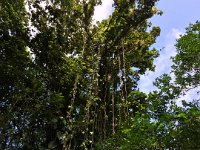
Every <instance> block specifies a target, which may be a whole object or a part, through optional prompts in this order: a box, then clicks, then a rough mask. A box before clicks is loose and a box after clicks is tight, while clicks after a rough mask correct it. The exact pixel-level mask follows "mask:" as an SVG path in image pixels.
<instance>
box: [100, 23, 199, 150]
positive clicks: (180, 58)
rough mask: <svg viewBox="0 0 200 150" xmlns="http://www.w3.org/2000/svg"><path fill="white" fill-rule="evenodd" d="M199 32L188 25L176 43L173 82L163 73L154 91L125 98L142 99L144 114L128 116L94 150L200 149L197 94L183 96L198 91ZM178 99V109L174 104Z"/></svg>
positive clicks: (193, 26) (155, 83)
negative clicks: (111, 134) (144, 103)
mask: <svg viewBox="0 0 200 150" xmlns="http://www.w3.org/2000/svg"><path fill="white" fill-rule="evenodd" d="M199 30H200V28H199V22H197V23H196V24H194V25H190V26H189V28H187V29H186V34H185V35H183V36H181V38H180V39H179V40H178V41H177V44H176V47H177V55H176V56H175V57H174V58H173V62H174V64H173V65H172V68H173V70H172V73H174V74H175V81H173V80H172V79H171V77H170V75H167V74H163V75H162V76H160V77H159V78H157V79H156V81H155V82H154V85H155V86H156V87H157V88H158V90H156V91H153V92H150V93H149V94H148V95H146V96H143V94H142V93H140V94H139V93H138V94H137V97H136V96H131V97H129V98H131V99H132V100H133V101H134V102H135V100H136V99H139V100H143V99H144V97H145V99H146V100H145V101H146V105H145V109H144V111H141V109H139V111H138V112H137V113H136V115H134V116H130V117H129V118H128V119H127V120H126V122H125V123H124V124H123V125H122V126H121V128H120V129H119V130H118V132H117V133H116V134H115V135H114V136H112V137H111V138H109V139H108V140H105V141H103V142H102V143H99V145H97V146H98V147H97V149H110V150H114V149H124V150H126V149H133V150H137V149H138V150H140V149H183V150H188V149H194V150H197V149H199V148H200V147H199V145H200V130H199V127H200V103H199V100H200V99H199V98H198V96H199V95H198V92H197V93H196V94H197V95H196V99H195V98H194V99H185V97H184V95H185V91H188V90H190V89H193V88H199V55H198V54H199V52H200V47H199V42H198V41H199V39H200V37H199ZM134 93H135V91H134ZM138 96H139V98H138ZM194 96H195V95H194ZM180 99H182V106H179V105H177V104H176V101H177V100H180ZM188 100H189V101H190V102H187V101H188Z"/></svg>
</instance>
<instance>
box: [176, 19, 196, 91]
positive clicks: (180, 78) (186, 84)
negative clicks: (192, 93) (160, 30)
mask: <svg viewBox="0 0 200 150" xmlns="http://www.w3.org/2000/svg"><path fill="white" fill-rule="evenodd" d="M199 34H200V22H198V21H197V22H196V23H195V24H190V26H189V27H188V28H186V34H185V35H182V37H181V38H180V39H178V41H177V44H176V48H177V53H178V54H177V55H176V56H175V57H174V58H173V62H174V65H173V66H172V68H173V72H174V73H175V75H176V82H177V83H178V84H180V85H182V86H183V88H186V89H190V88H195V87H198V86H199V84H200V83H199V82H200V57H199V55H200V51H199V48H200V37H199Z"/></svg>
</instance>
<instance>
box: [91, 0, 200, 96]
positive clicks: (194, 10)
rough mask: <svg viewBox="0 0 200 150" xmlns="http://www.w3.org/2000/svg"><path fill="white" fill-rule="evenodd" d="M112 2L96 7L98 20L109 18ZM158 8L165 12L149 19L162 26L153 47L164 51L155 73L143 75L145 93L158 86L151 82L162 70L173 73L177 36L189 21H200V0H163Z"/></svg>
mask: <svg viewBox="0 0 200 150" xmlns="http://www.w3.org/2000/svg"><path fill="white" fill-rule="evenodd" d="M112 3H113V1H112V0H103V5H102V6H98V7H97V8H96V10H95V14H94V18H95V20H98V21H101V20H102V19H106V18H107V17H108V16H109V15H110V14H111V13H112V11H113V8H112ZM157 7H158V9H159V10H162V11H163V12H164V14H163V15H162V16H155V17H153V18H152V19H150V21H151V22H152V24H153V26H159V27H160V28H161V35H160V36H159V37H158V38H157V42H156V43H155V44H154V45H153V47H155V48H157V49H162V50H161V52H160V56H159V58H157V59H156V60H155V61H154V63H155V65H156V69H155V72H147V73H146V74H145V75H143V76H141V81H140V82H139V88H140V90H141V91H143V92H146V93H148V92H150V91H152V90H153V89H155V87H153V85H152V82H153V81H154V80H155V78H156V77H159V76H160V75H162V74H163V73H170V66H171V65H172V62H171V59H170V57H171V56H175V54H176V49H175V47H174V44H175V43H176V39H178V38H179V36H180V35H181V34H184V32H185V28H186V27H188V25H189V24H190V23H195V22H196V21H197V20H200V0H160V1H159V2H158V3H157ZM163 48H164V49H163ZM185 97H186V99H190V98H191V97H194V91H191V92H189V93H188V94H187V95H186V96H185Z"/></svg>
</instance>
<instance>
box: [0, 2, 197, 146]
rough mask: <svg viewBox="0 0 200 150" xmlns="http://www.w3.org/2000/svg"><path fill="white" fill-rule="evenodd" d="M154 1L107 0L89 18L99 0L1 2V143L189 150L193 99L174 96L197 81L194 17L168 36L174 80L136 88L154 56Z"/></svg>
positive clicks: (163, 79) (194, 122)
mask: <svg viewBox="0 0 200 150" xmlns="http://www.w3.org/2000/svg"><path fill="white" fill-rule="evenodd" d="M157 2H158V0H146V1H144V0H135V1H132V0H123V1H122V0H114V4H113V7H114V11H113V13H112V14H111V15H110V16H109V18H108V19H106V20H103V21H101V22H97V23H94V21H93V15H94V8H95V6H97V5H101V1H100V0H67V1H65V0H6V1H5V0H0V149H3V150H4V149H5V150H18V149H19V150H37V149H39V150H71V149H78V150H79V149H80V150H81V149H85V150H86V149H105V150H107V149H113V150H115V149H124V150H125V149H133V150H137V149H138V150H140V149H171V148H172V149H198V148H199V145H200V141H199V139H200V128H199V126H200V107H199V99H194V101H192V102H190V103H188V102H186V101H184V100H183V107H180V106H177V104H176V100H177V99H179V98H181V97H182V96H183V95H184V93H185V91H188V90H190V89H192V88H197V87H199V81H200V77H199V75H200V73H199V68H200V64H199V62H200V61H199V57H198V56H199V53H200V45H199V43H200V37H199V32H200V23H199V22H196V24H193V25H190V26H189V27H188V28H187V30H186V34H185V35H183V36H182V37H181V38H180V39H179V40H178V41H177V44H176V48H177V55H176V56H175V57H174V58H173V66H172V68H173V69H172V72H173V73H174V74H175V76H176V78H175V81H173V80H171V77H170V75H167V74H164V75H162V76H161V77H158V78H157V79H156V81H155V83H154V84H155V86H157V87H158V90H157V91H152V92H151V93H149V94H147V93H143V92H141V91H140V90H138V81H139V80H140V76H141V75H143V74H144V73H145V72H146V71H147V70H151V71H154V68H155V65H154V63H153V61H154V59H155V58H157V57H159V51H158V50H157V49H155V48H153V46H152V45H153V44H154V43H155V42H156V38H157V37H158V36H159V34H160V28H159V27H156V26H152V24H151V22H150V21H149V19H150V18H152V17H153V16H154V15H160V14H162V12H161V11H159V10H157V9H156V4H157ZM133 68H136V69H133ZM194 133H195V134H194Z"/></svg>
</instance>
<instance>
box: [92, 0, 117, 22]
mask: <svg viewBox="0 0 200 150" xmlns="http://www.w3.org/2000/svg"><path fill="white" fill-rule="evenodd" d="M113 3H114V2H113V0H102V5H99V6H96V7H95V11H94V16H93V19H94V20H95V21H102V20H103V19H107V18H108V17H109V15H111V14H112V12H113V10H114V8H113V7H112V4H113Z"/></svg>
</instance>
